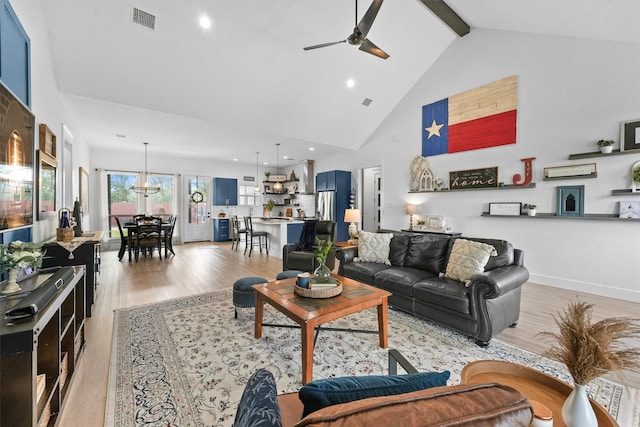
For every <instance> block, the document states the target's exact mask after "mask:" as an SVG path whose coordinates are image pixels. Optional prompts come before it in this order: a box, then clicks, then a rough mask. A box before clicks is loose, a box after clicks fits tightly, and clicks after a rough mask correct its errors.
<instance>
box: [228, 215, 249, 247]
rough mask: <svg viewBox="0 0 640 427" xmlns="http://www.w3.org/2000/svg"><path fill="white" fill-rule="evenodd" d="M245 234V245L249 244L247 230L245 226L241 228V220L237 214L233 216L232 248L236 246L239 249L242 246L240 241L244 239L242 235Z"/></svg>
mask: <svg viewBox="0 0 640 427" xmlns="http://www.w3.org/2000/svg"><path fill="white" fill-rule="evenodd" d="M243 235H244V243H245V247H246V245H247V230H246V229H244V228H240V221H239V220H238V216H237V215H232V216H231V250H233V249H234V248H235V250H236V251H237V250H238V247H239V246H240V242H241V241H242V236H243Z"/></svg>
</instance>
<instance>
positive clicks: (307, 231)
mask: <svg viewBox="0 0 640 427" xmlns="http://www.w3.org/2000/svg"><path fill="white" fill-rule="evenodd" d="M317 222H318V220H315V219H310V220H307V221H305V222H304V224H303V225H302V232H301V233H300V241H299V242H298V248H299V250H301V251H312V250H313V246H314V245H315V244H316V223H317Z"/></svg>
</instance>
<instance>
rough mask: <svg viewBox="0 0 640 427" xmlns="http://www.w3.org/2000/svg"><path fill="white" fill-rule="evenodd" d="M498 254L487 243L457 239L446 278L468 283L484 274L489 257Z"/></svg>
mask: <svg viewBox="0 0 640 427" xmlns="http://www.w3.org/2000/svg"><path fill="white" fill-rule="evenodd" d="M497 254H498V253H497V252H496V249H495V248H494V247H493V246H491V245H488V244H486V243H480V242H472V241H470V240H466V239H456V240H455V241H454V242H453V247H452V248H451V255H449V263H448V264H447V271H446V272H445V274H444V277H447V278H449V279H454V280H459V281H461V282H467V281H468V280H471V278H472V277H473V276H475V275H476V274H480V273H483V272H484V267H485V265H487V262H488V261H489V257H490V256H491V255H497Z"/></svg>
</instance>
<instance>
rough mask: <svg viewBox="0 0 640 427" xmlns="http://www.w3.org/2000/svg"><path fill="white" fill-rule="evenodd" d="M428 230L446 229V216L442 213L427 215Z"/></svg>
mask: <svg viewBox="0 0 640 427" xmlns="http://www.w3.org/2000/svg"><path fill="white" fill-rule="evenodd" d="M426 221H427V224H426V226H427V230H444V225H445V222H444V218H443V217H442V216H440V215H432V216H429V217H427V219H426Z"/></svg>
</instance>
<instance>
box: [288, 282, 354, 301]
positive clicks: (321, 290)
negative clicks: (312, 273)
mask: <svg viewBox="0 0 640 427" xmlns="http://www.w3.org/2000/svg"><path fill="white" fill-rule="evenodd" d="M293 292H295V294H296V295H299V296H301V297H305V298H331V297H335V296H336V295H340V294H341V293H342V282H341V281H340V280H338V279H336V278H335V277H331V278H330V279H329V280H328V281H326V282H323V283H320V282H317V281H316V279H315V278H313V277H312V278H311V281H310V282H309V288H301V287H300V286H298V284H297V283H295V284H294V285H293Z"/></svg>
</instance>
